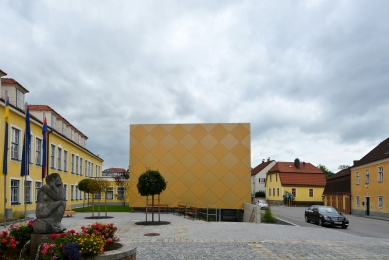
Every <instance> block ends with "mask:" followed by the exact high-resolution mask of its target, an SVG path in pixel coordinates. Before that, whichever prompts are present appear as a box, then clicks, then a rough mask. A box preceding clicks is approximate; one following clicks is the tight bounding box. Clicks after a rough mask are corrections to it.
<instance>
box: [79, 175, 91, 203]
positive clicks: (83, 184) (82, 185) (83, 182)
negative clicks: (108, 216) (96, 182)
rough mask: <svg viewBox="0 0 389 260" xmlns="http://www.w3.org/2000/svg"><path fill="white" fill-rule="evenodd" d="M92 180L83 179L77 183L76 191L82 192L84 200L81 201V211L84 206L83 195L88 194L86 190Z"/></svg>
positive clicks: (88, 191)
mask: <svg viewBox="0 0 389 260" xmlns="http://www.w3.org/2000/svg"><path fill="white" fill-rule="evenodd" d="M91 180H92V179H83V180H81V181H79V182H78V189H79V190H80V191H82V192H84V198H83V199H82V210H84V207H85V206H84V204H85V193H88V194H89V193H90V190H89V189H88V183H89V181H91ZM88 206H89V196H88Z"/></svg>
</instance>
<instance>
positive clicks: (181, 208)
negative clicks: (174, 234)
mask: <svg viewBox="0 0 389 260" xmlns="http://www.w3.org/2000/svg"><path fill="white" fill-rule="evenodd" d="M174 212H176V213H177V214H179V215H181V214H185V212H186V205H185V204H181V203H180V204H178V206H177V208H176V209H175V210H174ZM174 212H173V215H174Z"/></svg>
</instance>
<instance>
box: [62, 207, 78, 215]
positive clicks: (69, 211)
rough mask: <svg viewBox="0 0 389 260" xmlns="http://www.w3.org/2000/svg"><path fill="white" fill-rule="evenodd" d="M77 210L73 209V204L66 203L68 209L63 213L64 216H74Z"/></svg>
mask: <svg viewBox="0 0 389 260" xmlns="http://www.w3.org/2000/svg"><path fill="white" fill-rule="evenodd" d="M75 214H76V212H75V211H74V210H72V206H71V205H66V209H65V212H64V213H63V216H67V217H69V216H73V215H75Z"/></svg>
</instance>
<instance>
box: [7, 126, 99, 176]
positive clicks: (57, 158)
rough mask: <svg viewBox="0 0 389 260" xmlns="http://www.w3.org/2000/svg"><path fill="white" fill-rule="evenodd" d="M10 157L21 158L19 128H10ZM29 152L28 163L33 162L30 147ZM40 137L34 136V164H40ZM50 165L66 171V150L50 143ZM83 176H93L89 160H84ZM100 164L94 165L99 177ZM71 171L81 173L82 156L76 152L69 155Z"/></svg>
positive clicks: (92, 168)
mask: <svg viewBox="0 0 389 260" xmlns="http://www.w3.org/2000/svg"><path fill="white" fill-rule="evenodd" d="M11 133H12V134H11V159H13V160H18V161H20V160H21V148H22V147H21V143H22V142H21V130H20V129H18V128H16V127H14V126H13V127H12V128H11ZM33 140H34V139H33V138H31V147H32V146H33ZM31 147H30V149H29V152H30V163H32V162H33V157H32V149H31ZM62 156H63V157H62ZM42 159H43V158H42V139H41V138H39V137H36V138H35V163H36V165H42ZM50 167H51V169H57V170H59V171H64V172H67V171H68V151H66V150H63V149H62V147H61V146H60V145H58V147H56V145H54V144H51V145H50ZM84 169H85V176H86V177H94V173H93V170H94V165H93V163H92V162H90V161H85V168H84ZM100 171H101V168H100V165H96V177H100ZM71 172H72V173H74V174H77V175H83V158H81V157H80V156H78V155H77V154H72V157H71Z"/></svg>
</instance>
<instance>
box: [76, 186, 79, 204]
mask: <svg viewBox="0 0 389 260" xmlns="http://www.w3.org/2000/svg"><path fill="white" fill-rule="evenodd" d="M75 191H76V200H78V191H79V190H78V185H76V188H75Z"/></svg>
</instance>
